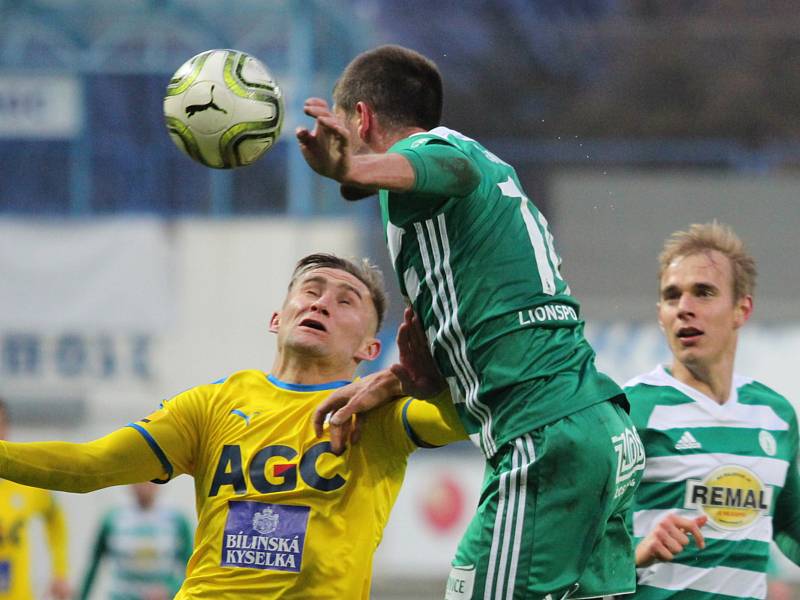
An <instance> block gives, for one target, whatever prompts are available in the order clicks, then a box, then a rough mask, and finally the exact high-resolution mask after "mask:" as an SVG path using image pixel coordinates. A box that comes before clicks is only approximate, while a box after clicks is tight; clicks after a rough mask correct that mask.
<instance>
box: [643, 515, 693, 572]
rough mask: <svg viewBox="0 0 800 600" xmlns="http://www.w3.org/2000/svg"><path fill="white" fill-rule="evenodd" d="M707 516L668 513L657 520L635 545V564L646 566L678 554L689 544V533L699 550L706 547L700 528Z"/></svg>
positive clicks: (670, 558)
mask: <svg viewBox="0 0 800 600" xmlns="http://www.w3.org/2000/svg"><path fill="white" fill-rule="evenodd" d="M706 521H708V517H707V516H705V515H703V516H701V517H695V518H693V519H692V518H686V517H681V516H678V515H676V514H670V515H667V516H666V517H664V518H663V519H662V520H661V521H659V523H658V525H656V526H655V529H653V531H651V532H650V533H649V534H648V535H647V537H645V538H644V539H643V540H642V541H641V542H639V545H638V546H637V547H636V566H637V567H648V566H650V565H652V564H653V563H654V562H656V561H659V560H663V561H669V560H672V559H673V558H675V556H676V555H677V554H680V553H681V552H682V551H683V549H684V548H685V547H686V546H687V545H688V544H689V536H688V535H686V534H687V533H688V534H690V535H691V536H692V537H693V538H694V541H695V543H696V544H697V547H698V548H700V549H701V550H702V549H703V548H705V547H706V542H705V538H704V537H703V534H702V533H701V532H700V528H701V527H702V526H703V525H705V524H706Z"/></svg>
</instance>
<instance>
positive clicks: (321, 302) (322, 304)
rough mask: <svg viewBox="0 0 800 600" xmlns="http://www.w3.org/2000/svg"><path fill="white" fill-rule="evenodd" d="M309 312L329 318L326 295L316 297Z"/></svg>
mask: <svg viewBox="0 0 800 600" xmlns="http://www.w3.org/2000/svg"><path fill="white" fill-rule="evenodd" d="M310 308H311V312H319V313H322V314H323V315H325V316H326V317H327V316H330V312H328V294H322V295H321V296H318V297H317V299H316V300H314V302H312V303H311V307H310Z"/></svg>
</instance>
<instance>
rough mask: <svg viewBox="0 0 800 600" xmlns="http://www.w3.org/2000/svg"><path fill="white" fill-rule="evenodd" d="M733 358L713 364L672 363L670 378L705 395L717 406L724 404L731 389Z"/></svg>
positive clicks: (723, 359) (676, 361)
mask: <svg viewBox="0 0 800 600" xmlns="http://www.w3.org/2000/svg"><path fill="white" fill-rule="evenodd" d="M733 358H734V357H733V356H729V357H728V356H726V357H723V358H722V359H721V360H720V361H719V362H717V363H714V364H710V365H708V364H686V363H682V362H680V361H678V360H674V361H673V362H672V367H671V368H672V376H673V377H675V379H677V380H678V381H680V382H681V383H684V384H686V385H688V386H689V387H692V388H694V389H696V390H697V391H699V392H701V393H703V394H705V395H706V396H708V397H709V398H711V399H712V400H714V401H715V402H717V404H725V402H727V401H728V398H730V395H731V388H732V387H733Z"/></svg>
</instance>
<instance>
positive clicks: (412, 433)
mask: <svg viewBox="0 0 800 600" xmlns="http://www.w3.org/2000/svg"><path fill="white" fill-rule="evenodd" d="M413 401H414V399H413V398H409V399H408V400H406V403H405V404H404V405H403V427H405V428H406V434H407V435H408V437H409V439H410V440H411V441H412V442H414V443H415V444H416V445H417V446H419V447H420V448H439V446H434V445H433V444H429V443H428V442H424V441H423V440H421V439H420V438H419V436H418V435H417V434H416V432H415V431H414V429H413V428H412V427H411V423H409V422H408V407H409V406H410V405H411V403H412V402H413Z"/></svg>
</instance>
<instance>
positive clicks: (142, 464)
mask: <svg viewBox="0 0 800 600" xmlns="http://www.w3.org/2000/svg"><path fill="white" fill-rule="evenodd" d="M163 474H164V468H163V466H162V465H161V463H160V462H159V460H158V459H157V458H156V456H155V454H154V453H153V451H152V450H151V449H150V448H149V447H148V444H147V442H146V441H145V439H144V438H143V437H142V436H141V435H140V434H139V433H138V432H137V431H136V430H134V429H131V428H127V427H126V428H123V429H119V430H117V431H115V432H114V433H111V434H109V435H107V436H105V437H103V438H100V439H99V440H95V441H93V442H86V443H84V444H74V443H69V442H27V443H14V442H0V477H3V478H5V479H10V480H11V481H16V482H17V483H21V484H23V485H29V486H33V487H39V488H45V489H49V490H61V491H64V492H77V493H85V492H91V491H94V490H99V489H101V488H106V487H110V486H112V485H123V484H128V483H137V482H139V481H149V480H151V479H157V478H159V477H161V476H162V475H163Z"/></svg>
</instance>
